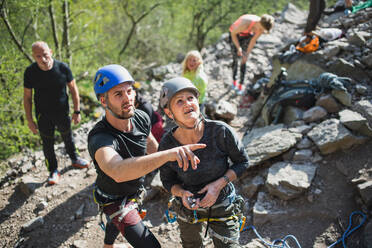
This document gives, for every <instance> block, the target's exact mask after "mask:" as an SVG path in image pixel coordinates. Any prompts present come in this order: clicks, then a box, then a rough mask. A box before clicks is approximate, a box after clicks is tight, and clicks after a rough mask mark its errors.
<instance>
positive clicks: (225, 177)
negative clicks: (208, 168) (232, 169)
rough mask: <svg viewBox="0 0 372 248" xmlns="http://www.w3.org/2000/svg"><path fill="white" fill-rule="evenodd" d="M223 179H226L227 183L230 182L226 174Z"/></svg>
mask: <svg viewBox="0 0 372 248" xmlns="http://www.w3.org/2000/svg"><path fill="white" fill-rule="evenodd" d="M223 179H224V180H225V182H226V183H229V182H230V178H229V177H228V176H226V175H224V176H223Z"/></svg>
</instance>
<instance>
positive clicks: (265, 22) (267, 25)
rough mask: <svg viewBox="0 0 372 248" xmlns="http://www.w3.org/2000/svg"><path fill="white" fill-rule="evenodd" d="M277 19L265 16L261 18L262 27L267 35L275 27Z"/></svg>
mask: <svg viewBox="0 0 372 248" xmlns="http://www.w3.org/2000/svg"><path fill="white" fill-rule="evenodd" d="M274 22H275V18H274V17H272V16H271V15H268V14H264V15H262V16H261V19H260V24H261V25H262V27H263V28H264V29H265V30H266V32H267V33H269V32H270V31H271V29H272V27H273V26H274Z"/></svg>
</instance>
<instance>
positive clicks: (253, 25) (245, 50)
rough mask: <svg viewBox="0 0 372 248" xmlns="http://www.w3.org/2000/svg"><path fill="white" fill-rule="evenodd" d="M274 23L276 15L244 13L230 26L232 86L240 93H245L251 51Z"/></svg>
mask: <svg viewBox="0 0 372 248" xmlns="http://www.w3.org/2000/svg"><path fill="white" fill-rule="evenodd" d="M273 25H274V17H272V16H271V15H267V14H264V15H262V17H259V16H256V15H250V14H246V15H242V16H240V17H239V18H238V19H237V20H236V21H235V22H234V23H233V24H232V25H231V26H230V29H229V30H230V37H229V41H230V45H231V51H232V55H233V64H232V71H233V84H232V88H233V89H234V90H237V92H238V94H239V95H243V94H244V77H245V71H246V62H247V59H248V56H249V53H250V52H251V51H252V49H253V47H254V45H255V44H256V41H257V39H258V38H259V37H260V36H261V34H263V33H269V32H270V30H271V29H272V27H273ZM239 57H241V62H240V82H239V83H238V82H237V81H236V77H237V72H238V60H239Z"/></svg>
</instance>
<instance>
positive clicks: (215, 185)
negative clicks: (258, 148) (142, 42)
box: [159, 77, 249, 248]
mask: <svg viewBox="0 0 372 248" xmlns="http://www.w3.org/2000/svg"><path fill="white" fill-rule="evenodd" d="M198 97H199V90H198V89H197V88H196V87H195V86H194V85H193V84H192V82H191V81H190V80H188V79H187V78H184V77H177V78H173V79H171V80H169V81H167V82H166V83H164V85H163V86H162V90H161V93H160V106H161V107H162V108H163V110H164V112H165V114H166V115H167V116H168V117H169V118H170V119H172V120H173V121H174V122H175V123H176V125H177V126H176V127H174V128H173V129H171V130H169V131H168V132H167V133H166V134H164V136H163V138H162V140H161V141H160V144H159V151H162V150H167V149H172V148H174V147H179V146H183V145H187V144H193V143H195V142H202V143H203V144H206V148H204V149H201V150H197V151H195V155H196V156H198V158H199V159H200V164H199V165H198V169H196V170H191V169H190V168H189V169H186V170H185V169H182V168H179V167H178V166H177V163H174V162H172V161H169V162H167V163H166V164H165V165H164V166H162V167H161V168H160V178H161V181H162V183H163V186H164V187H165V189H166V190H167V191H168V192H170V193H171V194H172V195H173V196H174V197H175V198H173V200H172V201H171V204H172V207H171V208H172V209H173V211H175V212H176V214H177V221H178V224H179V228H180V236H181V240H182V245H183V247H192V248H194V247H203V242H202V236H201V230H202V229H201V228H202V223H203V222H205V223H206V224H207V231H208V230H209V234H210V236H211V237H212V239H213V243H214V245H215V247H224V248H226V247H240V245H239V236H240V234H239V218H238V217H237V215H239V214H241V213H242V208H243V205H244V200H243V198H242V197H241V196H238V195H237V194H236V193H235V188H234V185H233V184H232V183H231V182H232V181H233V180H235V179H236V178H238V177H239V176H241V175H242V173H243V172H244V171H245V170H246V169H247V168H248V166H249V163H248V155H247V153H246V151H245V149H244V147H243V145H242V143H241V142H240V140H239V139H238V137H237V135H236V134H235V132H234V131H233V130H232V128H231V127H230V126H229V125H227V124H226V123H224V122H221V121H214V120H208V119H204V118H203V116H202V115H201V114H200V109H199V104H198ZM229 159H230V160H231V161H232V164H229V162H228V160H229ZM207 231H206V232H207Z"/></svg>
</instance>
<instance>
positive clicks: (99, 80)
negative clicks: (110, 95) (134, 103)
mask: <svg viewBox="0 0 372 248" xmlns="http://www.w3.org/2000/svg"><path fill="white" fill-rule="evenodd" d="M125 82H131V83H134V80H133V78H132V76H131V75H130V74H129V72H128V71H127V69H125V68H124V67H122V66H121V65H106V66H104V67H101V68H99V69H98V71H97V72H96V76H95V77H94V81H93V83H94V92H95V93H96V96H97V99H98V100H99V95H100V94H103V93H105V92H107V91H109V90H110V89H111V88H113V87H115V86H116V85H118V84H121V83H125Z"/></svg>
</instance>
